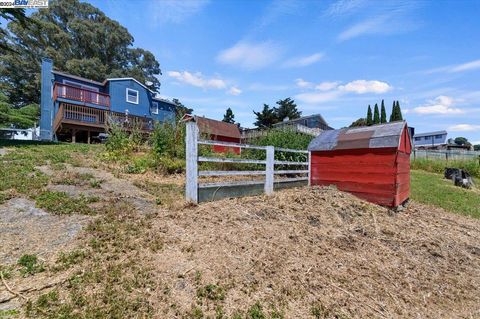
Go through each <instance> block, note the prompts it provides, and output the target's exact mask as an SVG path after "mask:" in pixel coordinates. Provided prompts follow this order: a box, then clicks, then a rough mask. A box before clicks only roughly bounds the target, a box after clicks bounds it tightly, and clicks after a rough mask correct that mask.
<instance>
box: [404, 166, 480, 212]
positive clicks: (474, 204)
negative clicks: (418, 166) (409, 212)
mask: <svg viewBox="0 0 480 319" xmlns="http://www.w3.org/2000/svg"><path fill="white" fill-rule="evenodd" d="M411 187H412V188H411V198H412V199H413V200H416V201H418V202H421V203H424V204H429V205H434V206H438V207H442V208H444V209H446V210H449V211H452V212H456V213H459V214H463V215H468V216H472V217H475V218H480V191H479V190H478V188H477V189H473V190H468V189H463V188H460V187H456V186H454V185H453V183H452V181H449V180H447V179H444V178H443V176H442V175H440V174H434V173H429V172H425V171H419V170H412V171H411Z"/></svg>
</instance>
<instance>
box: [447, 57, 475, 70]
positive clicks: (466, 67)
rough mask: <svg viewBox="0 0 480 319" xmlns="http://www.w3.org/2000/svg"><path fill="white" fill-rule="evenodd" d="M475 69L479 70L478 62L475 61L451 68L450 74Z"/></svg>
mask: <svg viewBox="0 0 480 319" xmlns="http://www.w3.org/2000/svg"><path fill="white" fill-rule="evenodd" d="M475 69H480V60H475V61H471V62H467V63H463V64H459V65H456V66H454V67H452V69H451V70H450V72H463V71H470V70H475Z"/></svg>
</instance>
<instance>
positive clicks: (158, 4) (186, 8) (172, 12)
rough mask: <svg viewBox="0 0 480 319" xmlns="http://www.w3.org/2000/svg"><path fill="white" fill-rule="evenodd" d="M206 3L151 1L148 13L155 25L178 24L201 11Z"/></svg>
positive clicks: (192, 0) (195, 0)
mask: <svg viewBox="0 0 480 319" xmlns="http://www.w3.org/2000/svg"><path fill="white" fill-rule="evenodd" d="M208 3H209V1H208V0H182V1H178V0H162V1H152V4H151V6H150V7H149V12H150V13H151V14H152V17H153V18H152V21H153V22H154V23H155V24H159V23H169V22H172V23H180V22H183V21H184V20H186V19H187V18H189V17H190V16H192V15H194V14H196V13H197V12H199V11H201V10H202V9H203V8H204V7H205V6H206V5H207V4H208Z"/></svg>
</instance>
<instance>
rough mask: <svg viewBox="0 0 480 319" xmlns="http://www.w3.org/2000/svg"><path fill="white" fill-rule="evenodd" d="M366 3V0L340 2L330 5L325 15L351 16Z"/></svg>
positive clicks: (343, 0)
mask: <svg viewBox="0 0 480 319" xmlns="http://www.w3.org/2000/svg"><path fill="white" fill-rule="evenodd" d="M364 3H365V1H364V0H338V1H335V2H333V3H332V4H330V6H329V7H328V8H327V10H326V11H325V13H324V15H325V16H328V17H338V16H344V15H349V14H351V13H353V12H354V11H355V10H357V9H358V8H360V7H362V5H363V4H364Z"/></svg>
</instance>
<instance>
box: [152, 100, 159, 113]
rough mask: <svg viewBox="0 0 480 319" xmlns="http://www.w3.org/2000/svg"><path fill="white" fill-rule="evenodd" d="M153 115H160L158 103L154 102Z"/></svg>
mask: <svg viewBox="0 0 480 319" xmlns="http://www.w3.org/2000/svg"><path fill="white" fill-rule="evenodd" d="M151 111H152V114H158V102H155V101H154V102H152V109H151Z"/></svg>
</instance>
